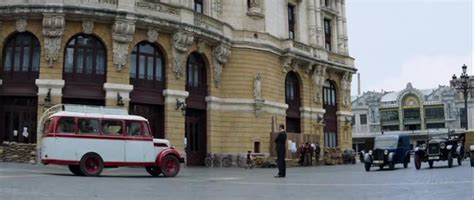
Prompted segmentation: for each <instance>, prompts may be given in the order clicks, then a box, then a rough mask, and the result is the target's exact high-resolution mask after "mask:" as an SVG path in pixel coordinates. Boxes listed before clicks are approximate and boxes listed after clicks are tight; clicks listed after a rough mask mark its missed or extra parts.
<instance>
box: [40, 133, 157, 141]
mask: <svg viewBox="0 0 474 200" xmlns="http://www.w3.org/2000/svg"><path fill="white" fill-rule="evenodd" d="M46 137H57V138H77V139H98V140H133V141H150V142H151V141H153V138H152V137H132V136H123V135H119V136H105V135H78V134H55V135H46Z"/></svg>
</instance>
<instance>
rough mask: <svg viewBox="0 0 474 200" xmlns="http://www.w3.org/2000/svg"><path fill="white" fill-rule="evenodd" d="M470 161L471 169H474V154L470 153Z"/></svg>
mask: <svg viewBox="0 0 474 200" xmlns="http://www.w3.org/2000/svg"><path fill="white" fill-rule="evenodd" d="M469 160H471V167H474V152H471V153H470V155H469Z"/></svg>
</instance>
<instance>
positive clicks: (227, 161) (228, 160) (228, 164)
mask: <svg viewBox="0 0 474 200" xmlns="http://www.w3.org/2000/svg"><path fill="white" fill-rule="evenodd" d="M231 166H232V155H230V154H229V155H227V156H226V157H224V158H222V167H225V168H228V167H231Z"/></svg>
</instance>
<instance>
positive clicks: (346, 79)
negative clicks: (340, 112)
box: [341, 72, 352, 107]
mask: <svg viewBox="0 0 474 200" xmlns="http://www.w3.org/2000/svg"><path fill="white" fill-rule="evenodd" d="M351 82H352V73H350V72H345V73H344V75H343V76H342V80H341V89H342V91H343V96H344V100H343V102H342V105H343V106H344V107H348V106H349V104H350V91H351Z"/></svg>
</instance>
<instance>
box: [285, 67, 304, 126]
mask: <svg viewBox="0 0 474 200" xmlns="http://www.w3.org/2000/svg"><path fill="white" fill-rule="evenodd" d="M285 102H286V104H288V109H287V110H286V130H287V131H288V132H292V133H300V132H301V120H300V118H301V117H300V115H301V113H300V107H301V98H300V87H299V81H298V77H297V76H296V74H295V73H294V72H289V73H288V74H287V75H286V79H285Z"/></svg>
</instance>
